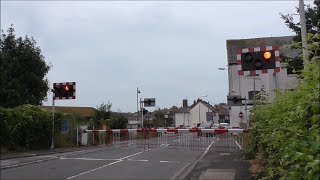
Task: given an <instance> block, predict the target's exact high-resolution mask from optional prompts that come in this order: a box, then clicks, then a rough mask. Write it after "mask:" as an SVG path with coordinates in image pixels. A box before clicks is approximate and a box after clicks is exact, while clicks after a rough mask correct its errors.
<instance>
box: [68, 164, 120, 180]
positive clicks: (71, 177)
mask: <svg viewBox="0 0 320 180" xmlns="http://www.w3.org/2000/svg"><path fill="white" fill-rule="evenodd" d="M121 161H122V160H119V161H115V162H112V163H109V164H106V165H103V166H100V167H97V168H94V169H91V170H89V171H85V172H82V173H80V174H77V175H74V176H70V177H68V178H67V179H73V178H75V177H78V176H81V175H84V174H87V173H89V172H92V171H95V170H98V169H101V168H104V167H107V166H111V165H113V164H116V163H119V162H121Z"/></svg>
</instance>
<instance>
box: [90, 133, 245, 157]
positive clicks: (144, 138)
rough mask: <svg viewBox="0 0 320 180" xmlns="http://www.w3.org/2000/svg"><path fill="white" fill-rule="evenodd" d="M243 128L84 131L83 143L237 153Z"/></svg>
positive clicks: (240, 147)
mask: <svg viewBox="0 0 320 180" xmlns="http://www.w3.org/2000/svg"><path fill="white" fill-rule="evenodd" d="M246 132H247V130H243V129H112V130H93V131H92V130H86V133H88V135H87V137H88V138H87V141H88V142H87V144H93V145H101V144H109V145H112V146H114V147H134V148H144V149H148V148H156V147H163V148H168V149H170V148H177V149H178V148H179V149H191V150H203V149H205V148H207V147H208V146H209V145H210V144H212V145H211V148H210V149H211V150H213V151H217V152H234V151H240V150H242V149H243V148H244V146H245V145H246V137H247V136H246V135H247V133H246Z"/></svg>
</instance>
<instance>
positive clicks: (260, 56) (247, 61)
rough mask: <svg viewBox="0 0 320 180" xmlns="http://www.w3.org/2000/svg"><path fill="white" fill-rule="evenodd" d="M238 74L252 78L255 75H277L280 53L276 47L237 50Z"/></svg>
mask: <svg viewBox="0 0 320 180" xmlns="http://www.w3.org/2000/svg"><path fill="white" fill-rule="evenodd" d="M237 66H238V74H239V75H240V76H241V75H250V76H254V75H257V74H266V73H269V72H271V73H279V72H280V69H281V67H280V52H279V47H278V46H266V47H255V48H245V49H239V50H237Z"/></svg>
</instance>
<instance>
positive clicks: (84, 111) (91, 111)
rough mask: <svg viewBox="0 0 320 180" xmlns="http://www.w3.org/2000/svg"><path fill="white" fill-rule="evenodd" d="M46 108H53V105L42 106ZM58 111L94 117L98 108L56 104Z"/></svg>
mask: <svg viewBox="0 0 320 180" xmlns="http://www.w3.org/2000/svg"><path fill="white" fill-rule="evenodd" d="M42 107H43V108H45V109H49V110H51V109H52V106H42ZM54 108H55V110H56V111H57V112H61V113H66V114H69V113H73V112H74V113H79V114H80V115H81V116H83V117H93V116H94V115H95V113H96V109H95V108H93V107H72V106H55V107H54Z"/></svg>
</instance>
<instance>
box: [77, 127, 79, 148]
mask: <svg viewBox="0 0 320 180" xmlns="http://www.w3.org/2000/svg"><path fill="white" fill-rule="evenodd" d="M77 146H79V130H78V126H77Z"/></svg>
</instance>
